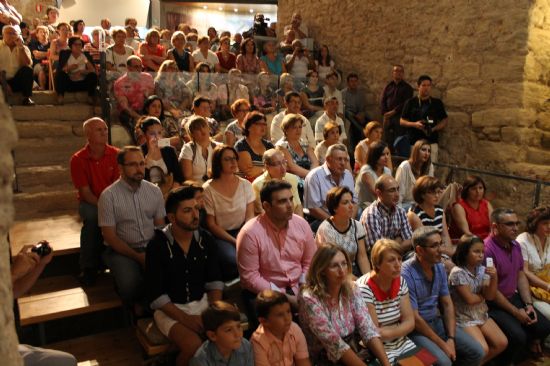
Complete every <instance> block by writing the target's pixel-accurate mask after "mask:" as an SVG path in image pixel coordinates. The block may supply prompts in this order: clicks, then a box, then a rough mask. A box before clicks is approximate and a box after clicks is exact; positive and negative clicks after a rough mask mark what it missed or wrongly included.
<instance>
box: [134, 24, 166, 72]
mask: <svg viewBox="0 0 550 366" xmlns="http://www.w3.org/2000/svg"><path fill="white" fill-rule="evenodd" d="M138 54H139V56H140V57H141V60H142V61H143V66H144V68H145V71H158V69H159V67H160V65H161V64H162V63H163V62H164V60H166V49H165V48H164V46H162V45H161V44H160V33H159V31H158V30H156V29H151V30H150V31H149V32H147V35H146V36H145V42H143V43H142V44H140V45H139V49H138Z"/></svg>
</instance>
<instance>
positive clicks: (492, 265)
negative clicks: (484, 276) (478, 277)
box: [485, 257, 494, 267]
mask: <svg viewBox="0 0 550 366" xmlns="http://www.w3.org/2000/svg"><path fill="white" fill-rule="evenodd" d="M485 264H486V265H485V267H494V264H493V258H491V257H488V258H487V259H485Z"/></svg>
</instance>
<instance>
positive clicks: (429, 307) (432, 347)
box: [401, 226, 500, 366]
mask: <svg viewBox="0 0 550 366" xmlns="http://www.w3.org/2000/svg"><path fill="white" fill-rule="evenodd" d="M412 241H413V244H414V250H415V255H414V257H412V258H410V259H409V260H407V261H406V262H404V263H403V267H402V268H401V274H402V276H403V278H404V279H405V281H407V286H408V287H409V296H410V299H411V306H412V309H413V311H414V322H415V328H414V331H413V333H411V334H409V337H410V338H411V339H412V341H413V342H414V343H416V345H417V346H419V347H423V348H426V349H427V350H428V351H429V352H430V353H431V354H432V355H434V356H435V357H436V358H437V362H436V365H439V366H451V365H464V366H466V365H468V366H477V365H480V364H481V361H482V359H483V356H484V352H483V348H482V347H481V344H479V342H477V341H476V340H475V339H474V338H473V337H472V336H470V335H469V334H468V333H467V332H465V331H464V330H462V328H460V327H457V326H456V320H455V309H454V306H453V301H452V300H451V296H450V294H449V287H448V285H447V273H446V272H445V267H444V266H443V264H442V263H441V246H442V245H443V242H442V240H441V235H440V234H439V230H438V229H437V228H434V227H432V226H422V227H420V228H418V229H416V231H415V232H414V235H413V239H412ZM499 365H500V364H499Z"/></svg>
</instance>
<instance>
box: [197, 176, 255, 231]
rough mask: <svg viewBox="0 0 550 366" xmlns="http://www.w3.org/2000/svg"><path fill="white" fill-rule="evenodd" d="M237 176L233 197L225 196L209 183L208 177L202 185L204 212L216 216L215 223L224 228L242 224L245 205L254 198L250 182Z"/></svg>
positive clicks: (237, 227)
mask: <svg viewBox="0 0 550 366" xmlns="http://www.w3.org/2000/svg"><path fill="white" fill-rule="evenodd" d="M237 178H239V186H238V187H237V190H236V191H235V194H234V195H233V197H226V196H224V195H223V194H221V193H220V192H218V191H217V190H216V189H214V188H213V187H212V185H211V183H212V179H209V180H208V181H206V183H204V185H203V186H202V187H203V188H204V206H205V208H206V213H207V214H208V215H212V216H215V217H216V223H217V224H218V225H219V226H220V227H222V228H223V229H224V230H235V229H239V228H241V226H243V225H244V220H245V218H246V206H247V205H248V204H249V203H253V202H254V200H255V196H254V190H253V189H252V184H251V183H250V182H249V181H247V180H246V179H243V178H240V177H237Z"/></svg>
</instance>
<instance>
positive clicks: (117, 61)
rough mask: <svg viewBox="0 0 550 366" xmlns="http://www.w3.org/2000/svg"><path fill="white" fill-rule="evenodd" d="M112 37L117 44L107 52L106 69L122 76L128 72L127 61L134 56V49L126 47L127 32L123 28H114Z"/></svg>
mask: <svg viewBox="0 0 550 366" xmlns="http://www.w3.org/2000/svg"><path fill="white" fill-rule="evenodd" d="M111 36H112V37H113V40H114V42H115V43H114V44H113V45H112V46H109V47H108V48H107V50H106V51H105V62H106V67H107V70H108V71H116V72H117V76H120V75H122V74H123V73H125V72H126V60H127V59H128V57H130V56H132V55H133V54H134V49H133V48H132V47H130V46H127V45H126V31H125V30H124V29H123V28H121V27H115V28H113V30H112V31H111Z"/></svg>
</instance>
